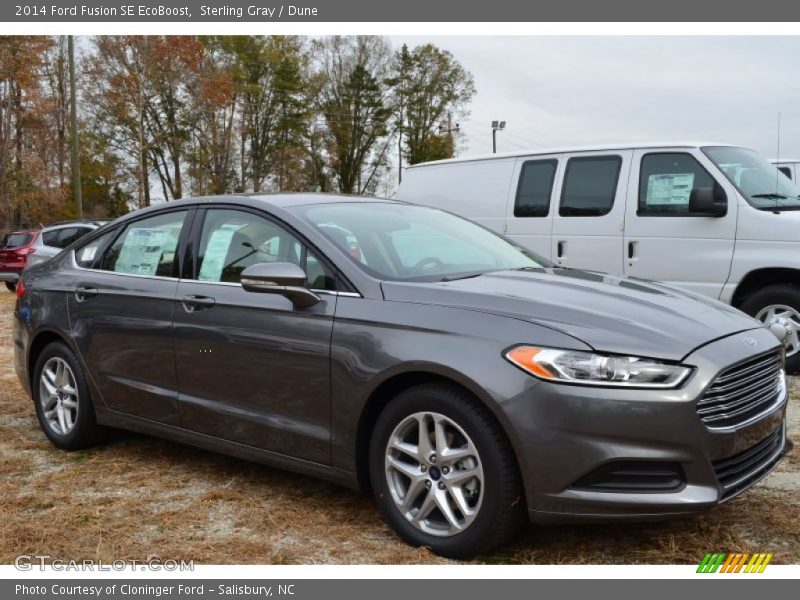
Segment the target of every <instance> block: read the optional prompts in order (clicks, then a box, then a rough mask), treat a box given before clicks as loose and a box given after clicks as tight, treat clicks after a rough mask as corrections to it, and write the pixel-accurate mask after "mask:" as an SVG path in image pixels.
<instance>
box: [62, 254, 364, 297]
mask: <svg viewBox="0 0 800 600" xmlns="http://www.w3.org/2000/svg"><path fill="white" fill-rule="evenodd" d="M75 252H76V251H75V250H72V251H71V252H70V256H71V258H72V268H74V269H76V270H77V271H86V272H89V273H105V274H107V275H119V276H122V277H136V278H139V279H157V280H162V281H177V282H186V283H202V284H203V285H223V286H228V287H242V284H241V283H234V282H232V281H201V280H199V279H181V278H179V277H165V276H163V275H138V274H136V273H121V272H119V271H106V270H104V269H89V268H87V267H82V266H80V265H79V264H78V261H77V259H76V258H75ZM311 291H312V292H314V293H316V294H326V295H328V296H344V297H346V298H363V296H362V295H361V294H359V293H358V292H338V291H334V290H318V289H315V288H311Z"/></svg>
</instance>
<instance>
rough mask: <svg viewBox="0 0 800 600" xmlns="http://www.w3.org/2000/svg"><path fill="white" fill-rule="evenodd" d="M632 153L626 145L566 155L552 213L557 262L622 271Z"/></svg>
mask: <svg viewBox="0 0 800 600" xmlns="http://www.w3.org/2000/svg"><path fill="white" fill-rule="evenodd" d="M631 156H632V151H630V150H625V151H621V152H618V151H614V152H608V151H606V152H593V153H581V154H578V155H571V156H568V157H566V160H565V166H564V174H563V177H561V180H560V182H559V186H557V192H556V193H557V197H558V209H557V212H556V213H555V215H554V216H553V236H552V247H551V252H552V260H553V262H555V263H556V264H557V265H559V266H562V267H569V268H572V269H587V270H591V271H600V272H603V273H609V274H611V275H622V272H623V265H622V245H623V240H622V234H623V224H624V220H625V194H626V189H627V182H628V174H629V171H630V164H631Z"/></svg>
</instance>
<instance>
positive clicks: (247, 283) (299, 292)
mask: <svg viewBox="0 0 800 600" xmlns="http://www.w3.org/2000/svg"><path fill="white" fill-rule="evenodd" d="M241 282H242V288H243V289H244V290H245V291H247V292H260V293H262V294H278V295H281V296H285V297H287V298H288V299H289V300H291V301H292V304H294V305H295V306H296V307H298V308H308V307H309V306H314V305H315V304H316V303H317V302H319V296H317V295H316V294H315V293H313V292H312V291H311V290H309V289H308V288H307V287H306V272H305V271H303V269H301V268H300V267H298V266H297V265H296V264H294V263H287V262H274V263H259V264H257V265H250V266H249V267H247V268H246V269H245V270H244V271H242V276H241Z"/></svg>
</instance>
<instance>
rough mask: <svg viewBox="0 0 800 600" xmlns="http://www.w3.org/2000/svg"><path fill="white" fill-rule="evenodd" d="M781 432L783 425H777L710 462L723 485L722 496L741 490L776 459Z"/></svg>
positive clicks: (781, 443)
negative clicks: (745, 446) (738, 449)
mask: <svg viewBox="0 0 800 600" xmlns="http://www.w3.org/2000/svg"><path fill="white" fill-rule="evenodd" d="M785 436H786V432H785V428H784V427H781V428H780V429H778V430H777V431H775V432H773V433H772V434H770V435H768V436H767V437H766V438H764V439H763V440H761V441H760V442H758V443H757V444H756V445H754V446H751V447H750V448H748V449H747V450H745V451H743V452H740V453H739V454H736V455H734V456H730V457H728V458H724V459H722V460H717V461H714V462H713V463H712V464H713V466H714V473H715V474H716V475H717V481H719V483H720V485H721V486H722V488H723V494H722V499H723V500H727V499H728V498H731V497H733V496H735V495H736V494H738V493H739V492H743V491H744V490H746V489H747V488H749V487H750V486H751V485H753V484H754V483H756V482H757V481H758V480H759V479H761V478H762V477H763V476H765V475H766V474H767V473H769V472H770V471H771V470H772V469H773V468H774V467H775V465H777V464H778V462H780V459H781V457H782V456H783V453H784V445H785V443H786V442H785V439H786V437H785Z"/></svg>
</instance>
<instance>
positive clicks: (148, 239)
mask: <svg viewBox="0 0 800 600" xmlns="http://www.w3.org/2000/svg"><path fill="white" fill-rule="evenodd" d="M169 233H170V232H169V231H167V230H165V229H146V228H133V229H131V230H130V231H129V232H128V236H127V237H126V238H125V242H124V243H123V244H122V250H121V251H120V253H119V258H118V259H117V263H116V265H115V266H114V270H115V271H117V272H119V273H133V274H134V275H155V274H156V271H157V269H158V263H159V262H160V261H161V255H162V254H163V253H164V247H165V246H166V244H167V241H168V240H169V239H170V235H169Z"/></svg>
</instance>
